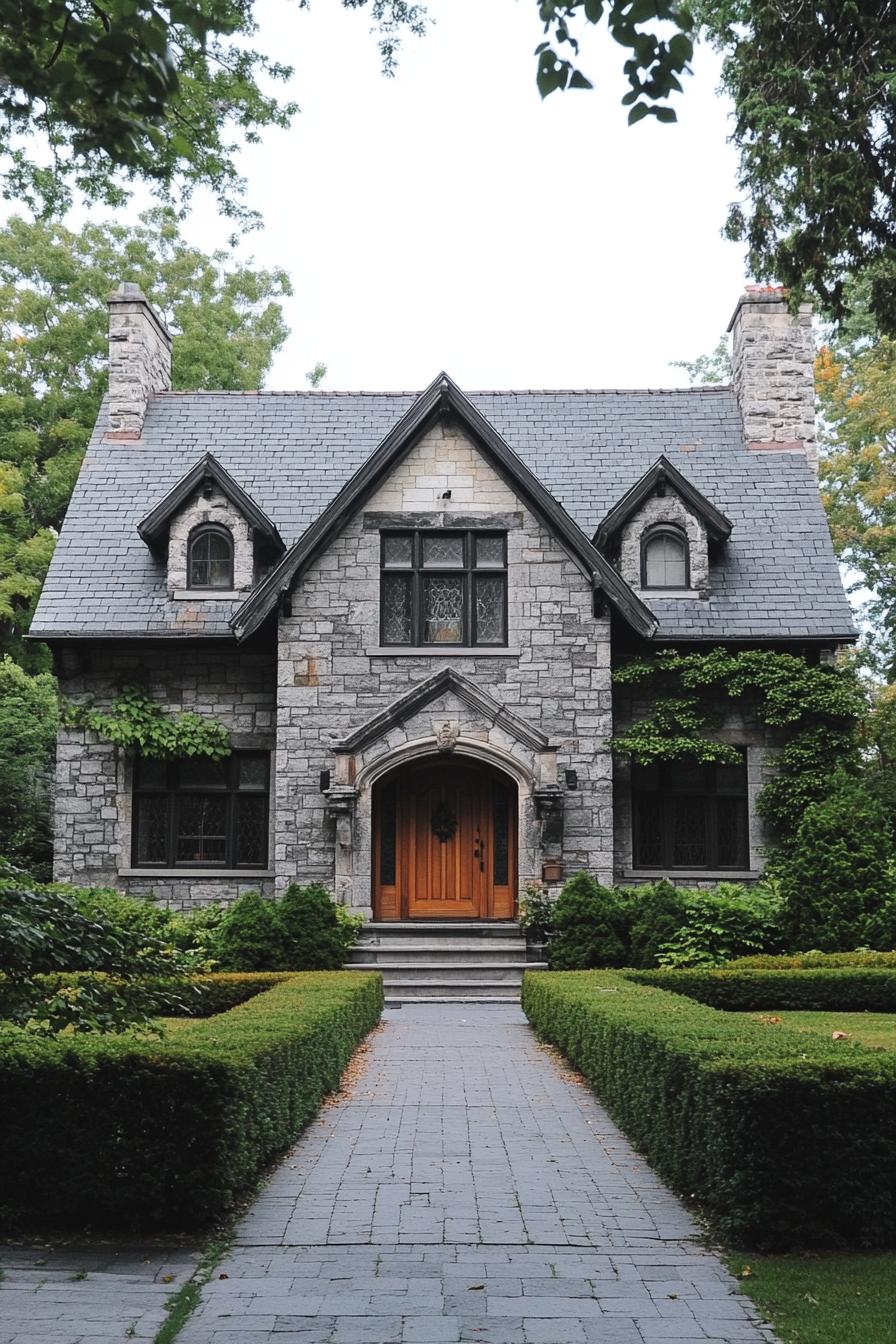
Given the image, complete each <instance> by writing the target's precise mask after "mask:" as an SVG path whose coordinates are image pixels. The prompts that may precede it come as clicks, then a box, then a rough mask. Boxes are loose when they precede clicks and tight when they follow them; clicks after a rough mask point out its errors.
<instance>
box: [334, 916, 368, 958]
mask: <svg viewBox="0 0 896 1344" xmlns="http://www.w3.org/2000/svg"><path fill="white" fill-rule="evenodd" d="M333 909H334V910H335V911H336V927H337V929H338V931H339V942H340V946H341V948H342V960H343V961H345V959H346V957H347V956H348V954H349V952H350V951H351V950H352V948H353V947H354V946H355V943H356V942H357V941H358V939H359V938H360V937H361V930H362V929H363V927H364V916H363V915H353V914H352V912H351V910H347V909H346V907H345V906H344V905H335V904H334V906H333Z"/></svg>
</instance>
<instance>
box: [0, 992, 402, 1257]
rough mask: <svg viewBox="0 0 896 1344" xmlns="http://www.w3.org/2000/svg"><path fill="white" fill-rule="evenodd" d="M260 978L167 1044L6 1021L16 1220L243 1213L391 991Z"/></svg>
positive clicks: (7, 1133) (152, 1222) (146, 1221)
mask: <svg viewBox="0 0 896 1344" xmlns="http://www.w3.org/2000/svg"><path fill="white" fill-rule="evenodd" d="M250 978H251V979H254V980H259V979H261V980H266V981H267V982H268V984H270V983H271V982H273V988H269V989H267V990H266V992H264V993H259V994H255V996H254V997H253V998H251V999H249V1000H248V1001H247V1002H245V1003H242V1004H240V1005H239V1006H238V1007H235V1008H231V1009H230V1010H229V1011H227V1012H225V1013H223V1014H220V1015H219V1016H216V1017H209V1018H205V1019H202V1020H197V1021H195V1022H189V1023H188V1024H185V1025H184V1026H183V1027H182V1028H180V1029H179V1030H178V1031H176V1032H172V1033H171V1035H170V1037H169V1038H167V1039H164V1040H157V1039H153V1038H150V1037H145V1036H144V1037H138V1036H136V1035H130V1036H123V1037H109V1036H97V1037H92V1036H81V1037H70V1038H68V1039H65V1038H63V1037H56V1038H54V1039H45V1038H40V1037H34V1036H31V1035H29V1034H28V1033H27V1032H25V1031H22V1030H19V1029H16V1028H11V1027H7V1028H3V1029H0V1096H2V1098H3V1103H2V1107H0V1152H2V1153H3V1164H4V1170H5V1175H4V1182H3V1189H2V1196H0V1198H2V1201H3V1215H4V1218H5V1220H6V1221H7V1222H12V1223H15V1222H27V1223H32V1224H34V1223H39V1222H45V1223H52V1224H53V1225H54V1226H61V1225H72V1224H76V1225H78V1226H84V1225H85V1224H89V1225H92V1226H93V1227H97V1228H99V1227H108V1228H116V1227H117V1228H120V1227H126V1228H130V1229H134V1230H141V1231H142V1230H148V1229H153V1228H165V1229H169V1230H171V1229H175V1228H182V1227H189V1226H195V1225H200V1224H203V1223H206V1224H207V1223H209V1222H210V1221H212V1220H214V1219H216V1218H218V1217H219V1216H220V1215H222V1214H223V1213H226V1212H227V1210H228V1209H230V1208H232V1207H233V1205H234V1203H235V1201H236V1200H237V1198H238V1196H239V1195H240V1193H241V1192H242V1191H244V1190H246V1188H247V1187H248V1186H249V1185H250V1184H251V1183H252V1181H253V1179H254V1178H255V1177H256V1176H257V1175H258V1173H259V1172H260V1171H261V1170H262V1169H263V1168H264V1167H265V1165H266V1164H268V1163H269V1162H271V1161H272V1159H274V1158H275V1157H276V1156H277V1155H278V1154H279V1153H281V1152H282V1151H283V1150H284V1149H285V1148H286V1147H288V1145H289V1144H290V1143H291V1142H292V1141H293V1140H294V1139H295V1138H296V1136H297V1135H298V1133H299V1131H300V1130H301V1129H302V1127H303V1126H304V1125H305V1124H307V1123H308V1121H309V1120H310V1119H311V1118H312V1117H313V1116H314V1115H315V1113H316V1111H317V1109H318V1107H319V1105H320V1103H321V1100H322V1098H323V1097H324V1096H325V1095H326V1093H327V1092H329V1091H331V1090H332V1089H333V1088H334V1087H336V1085H337V1084H338V1082H339V1078H340V1075H341V1073H342V1070H343V1069H344V1067H345V1065H346V1063H347V1062H348V1060H349V1058H350V1056H351V1054H352V1051H353V1050H354V1049H355V1047H356V1046H357V1045H358V1043H359V1041H361V1040H362V1039H363V1037H364V1036H365V1035H366V1034H367V1033H368V1032H369V1031H370V1030H371V1029H372V1028H373V1027H374V1026H375V1025H376V1023H377V1021H378V1020H379V1017H380V1012H381V1009H382V1002H383V991H382V980H381V977H380V976H378V975H365V974H359V973H357V972H347V973H338V972H337V973H333V972H329V973H321V972H310V973H305V974H295V975H282V976H267V977H260V976H255V977H250ZM232 983H233V982H232V981H231V985H232ZM222 992H224V991H222Z"/></svg>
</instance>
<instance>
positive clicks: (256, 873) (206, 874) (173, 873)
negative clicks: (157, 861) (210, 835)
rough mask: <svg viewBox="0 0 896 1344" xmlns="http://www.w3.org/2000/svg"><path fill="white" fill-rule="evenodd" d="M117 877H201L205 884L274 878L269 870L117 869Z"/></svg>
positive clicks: (273, 874)
mask: <svg viewBox="0 0 896 1344" xmlns="http://www.w3.org/2000/svg"><path fill="white" fill-rule="evenodd" d="M118 876H119V877H168V878H171V877H177V878H181V879H184V878H195V877H201V878H202V880H203V882H207V881H208V879H209V878H211V877H220V878H224V879H227V880H230V881H233V879H234V878H235V877H239V878H242V880H243V881H245V882H255V881H257V880H258V879H259V878H271V877H276V873H274V872H273V871H272V870H271V869H269V868H119V870H118Z"/></svg>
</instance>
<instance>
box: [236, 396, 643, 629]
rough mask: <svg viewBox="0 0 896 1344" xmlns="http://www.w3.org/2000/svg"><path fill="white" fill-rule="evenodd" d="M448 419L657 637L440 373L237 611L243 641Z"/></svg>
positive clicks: (639, 608)
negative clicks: (388, 477) (405, 460)
mask: <svg viewBox="0 0 896 1344" xmlns="http://www.w3.org/2000/svg"><path fill="white" fill-rule="evenodd" d="M446 417H455V418H456V419H457V420H458V421H460V423H461V425H462V426H463V428H464V429H465V430H466V432H467V433H468V434H469V435H470V437H471V439H472V440H473V442H474V443H475V444H476V446H477V447H478V448H479V450H480V451H481V453H482V454H483V456H484V457H485V458H486V460H487V461H489V462H490V463H491V465H492V466H493V467H494V468H495V470H496V471H497V472H498V474H499V475H500V476H501V477H502V479H503V480H504V481H506V482H507V483H508V484H509V485H510V486H511V488H512V489H513V490H514V491H515V492H516V493H517V494H519V495H520V496H521V497H522V498H523V499H524V500H525V501H526V503H527V504H528V505H529V507H530V508H531V509H532V511H533V513H535V515H536V516H537V517H539V518H540V519H541V521H542V522H543V523H544V524H545V525H546V526H547V528H548V529H549V530H550V531H551V532H552V533H553V535H554V536H555V537H557V539H558V540H559V541H560V542H561V543H562V544H563V545H564V546H565V547H566V549H567V551H568V552H569V553H570V554H571V555H572V556H573V558H574V559H575V560H577V561H578V563H579V564H580V566H581V567H582V569H583V570H584V571H585V572H586V573H587V574H588V575H589V576H590V577H591V579H592V582H593V583H594V586H595V589H596V590H597V591H600V592H602V593H603V594H604V595H605V596H606V598H607V599H608V601H609V602H610V603H611V604H612V606H613V607H615V609H616V610H617V611H618V612H619V614H620V615H621V616H622V617H623V618H624V619H625V620H626V621H627V622H628V624H629V625H631V626H632V628H633V629H634V630H635V631H636V632H637V633H638V634H639V635H643V636H644V637H645V638H650V637H652V636H653V634H654V633H655V632H656V624H657V623H656V620H655V618H654V616H653V614H652V612H651V611H650V610H649V608H648V607H647V606H645V604H644V603H643V602H642V601H641V600H640V598H638V597H637V596H636V595H635V594H634V593H633V592H632V590H631V588H630V587H629V586H628V584H627V583H626V582H625V580H624V579H622V578H621V577H620V575H619V574H617V573H616V571H615V570H614V569H613V568H612V567H611V566H610V564H609V563H608V562H607V561H606V560H605V559H604V557H603V556H602V555H601V554H600V552H599V551H597V550H596V549H595V548H594V547H593V546H592V544H591V542H589V540H588V538H587V537H586V536H585V534H584V532H582V530H581V528H579V527H578V526H577V525H576V524H575V523H574V522H573V520H572V519H571V518H570V516H569V514H568V513H566V511H565V510H564V509H563V508H562V507H561V505H560V504H558V503H557V501H556V499H555V498H554V497H553V495H552V494H551V493H550V492H549V491H548V490H546V489H545V487H544V486H543V485H542V483H541V481H540V480H539V479H538V477H537V476H536V475H535V474H534V473H533V472H531V471H530V470H529V468H528V467H527V466H526V465H525V463H524V462H523V461H522V460H521V459H520V458H519V457H517V455H516V453H515V452H514V451H513V449H512V448H510V447H509V446H508V444H507V443H506V442H505V440H504V439H503V438H502V437H501V435H500V434H499V433H498V431H497V430H496V429H495V428H494V426H493V425H491V424H490V423H489V421H488V420H487V419H486V418H485V416H484V415H482V414H481V412H480V411H478V410H477V409H476V407H475V406H474V405H473V403H472V402H471V401H470V400H469V399H468V398H467V397H465V396H464V394H463V392H462V391H461V390H460V388H459V387H458V386H457V384H456V383H455V382H453V381H452V379H451V378H449V377H448V375H447V374H446V373H440V374H439V375H438V377H437V378H434V379H433V381H432V382H431V383H430V385H429V387H427V388H426V390H425V391H423V392H421V393H420V396H419V397H418V398H417V399H416V401H415V402H414V403H413V405H412V406H410V407H409V408H408V410H407V411H406V412H405V414H404V415H403V416H402V417H401V419H400V420H399V421H398V423H397V424H396V425H394V426H393V428H392V429H391V430H390V431H389V433H388V434H387V435H386V437H385V438H384V439H383V440H382V442H381V443H380V445H379V447H378V448H377V449H376V451H375V452H374V453H373V454H372V455H371V456H370V457H369V458H368V459H367V461H366V462H365V463H364V464H363V465H362V466H361V467H360V468H359V469H358V471H356V472H355V475H354V476H353V477H352V478H351V479H350V480H349V481H347V482H346V484H345V485H344V486H343V487H342V489H341V490H340V492H339V494H338V495H337V496H336V498H335V499H334V500H333V501H332V503H331V504H330V505H328V507H327V508H325V509H324V511H323V513H321V515H320V516H319V517H318V518H317V519H316V520H315V522H314V523H312V525H311V526H310V527H309V528H308V530H307V532H306V533H305V534H304V536H303V537H301V538H300V539H299V541H297V542H296V543H295V545H294V546H292V547H291V549H290V550H289V551H288V552H287V553H286V555H285V556H284V557H283V559H282V560H281V561H280V564H279V565H277V567H276V568H275V569H274V570H272V572H271V573H270V574H269V575H268V576H267V578H266V579H265V580H264V582H263V583H261V584H260V585H259V587H258V588H257V589H256V590H255V592H253V593H252V594H251V595H250V596H249V597H248V598H247V599H246V601H245V602H244V603H243V605H242V606H241V607H240V608H239V609H238V610H237V611H236V612H234V614H233V616H232V617H231V620H230V624H231V626H232V628H233V630H234V632H235V634H236V636H237V638H238V639H245V638H246V636H248V635H251V634H252V632H253V631H255V630H257V629H258V627H259V626H260V625H261V624H262V622H263V621H264V620H266V618H267V617H268V616H269V615H270V613H271V612H272V611H273V610H274V608H275V607H276V606H277V603H278V601H279V600H280V598H281V597H282V596H284V595H285V594H286V593H288V592H289V591H290V589H291V588H292V586H293V584H294V583H295V582H296V581H297V579H298V578H299V577H300V575H301V574H302V572H303V570H304V569H305V568H306V567H307V566H308V565H309V564H310V563H311V561H312V560H313V559H314V557H315V556H316V555H318V554H319V553H320V551H321V550H322V549H323V548H324V547H325V546H326V545H327V544H328V542H330V541H331V540H332V539H333V537H334V536H336V535H337V533H338V532H339V531H340V530H341V529H342V528H343V527H344V525H345V523H346V522H347V521H348V519H349V518H350V517H351V515H352V514H353V513H355V512H356V511H357V510H358V509H359V508H360V507H362V505H363V504H364V502H365V500H367V499H369V497H370V496H371V495H372V494H373V492H374V491H375V490H376V488H377V486H378V485H379V484H380V482H381V481H382V480H383V478H384V477H385V476H386V475H388V473H389V471H390V470H391V469H392V468H393V467H394V466H395V465H396V463H397V462H399V461H400V460H401V459H402V458H403V457H404V456H405V454H406V453H408V452H409V451H410V449H411V448H412V447H413V445H414V444H415V443H416V442H417V441H418V440H419V439H420V438H421V436H422V435H423V434H425V433H426V431H427V430H428V429H429V428H430V427H431V426H432V425H433V424H435V423H436V422H437V421H438V420H440V419H444V418H446Z"/></svg>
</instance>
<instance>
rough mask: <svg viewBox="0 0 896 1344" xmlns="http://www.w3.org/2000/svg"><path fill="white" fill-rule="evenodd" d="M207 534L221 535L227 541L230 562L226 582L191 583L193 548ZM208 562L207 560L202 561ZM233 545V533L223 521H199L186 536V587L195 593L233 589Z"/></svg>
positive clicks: (224, 591) (221, 591)
mask: <svg viewBox="0 0 896 1344" xmlns="http://www.w3.org/2000/svg"><path fill="white" fill-rule="evenodd" d="M208 536H216V537H221V538H222V539H223V540H224V541H226V543H227V550H228V559H229V563H230V581H229V582H228V583H221V584H211V583H193V581H192V580H193V549H194V547H195V546H196V544H197V542H200V541H202V540H203V538H205V537H208ZM203 563H208V562H205V561H204V562H203ZM233 569H234V545H233V533H232V532H231V531H230V528H229V527H225V526H224V525H223V523H200V524H199V526H198V527H194V528H193V531H192V532H191V533H190V535H189V537H188V538H187V587H188V588H190V589H192V591H193V592H196V593H226V592H229V591H232V590H233Z"/></svg>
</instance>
